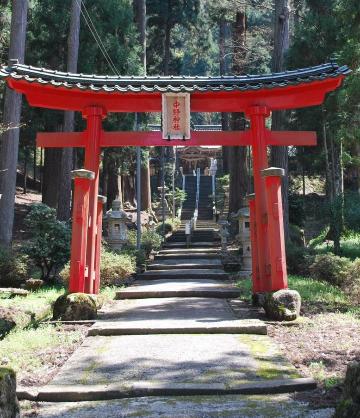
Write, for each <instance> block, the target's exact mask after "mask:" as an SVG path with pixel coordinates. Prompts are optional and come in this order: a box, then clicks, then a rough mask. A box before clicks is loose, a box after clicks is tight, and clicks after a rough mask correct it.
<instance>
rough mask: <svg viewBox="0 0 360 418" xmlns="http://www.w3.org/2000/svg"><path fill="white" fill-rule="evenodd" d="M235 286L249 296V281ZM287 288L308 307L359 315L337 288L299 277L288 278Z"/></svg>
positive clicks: (356, 309)
mask: <svg viewBox="0 0 360 418" xmlns="http://www.w3.org/2000/svg"><path fill="white" fill-rule="evenodd" d="M237 286H238V287H239V288H240V289H241V290H242V291H243V293H244V294H247V295H249V297H250V295H251V279H245V280H243V279H242V280H240V281H238V282H237ZM289 288H290V289H293V290H297V291H298V292H299V293H300V295H301V299H302V301H303V302H307V303H308V304H309V305H314V304H322V305H324V307H326V308H327V309H328V310H339V309H340V310H342V311H345V312H349V313H353V314H358V315H360V307H355V306H352V305H351V303H350V301H349V298H348V297H347V295H346V294H345V293H344V292H343V291H342V290H341V289H340V288H338V287H336V286H332V285H330V284H329V283H326V282H320V281H318V280H315V279H312V278H309V277H301V276H292V275H290V276H289Z"/></svg>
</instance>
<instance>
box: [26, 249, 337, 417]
mask: <svg viewBox="0 0 360 418" xmlns="http://www.w3.org/2000/svg"><path fill="white" fill-rule="evenodd" d="M177 245H179V246H182V243H181V242H180V243H177ZM179 255H180V257H179ZM239 296H240V294H239V290H238V289H237V288H236V287H234V286H233V285H231V284H230V282H229V281H227V274H226V273H224V271H223V269H222V265H221V262H220V259H219V256H218V248H217V247H216V243H213V242H208V243H207V246H206V247H201V246H197V247H195V248H190V249H186V248H178V249H176V250H175V249H174V248H171V249H164V250H162V251H161V252H160V253H159V254H158V255H157V256H156V258H155V260H154V262H153V263H152V265H151V266H150V269H149V270H148V271H147V272H145V273H143V274H140V275H138V278H137V281H136V282H135V284H134V285H133V286H131V287H129V288H126V289H123V290H120V291H118V292H117V296H116V299H117V300H116V301H115V302H114V303H113V304H112V305H110V306H107V307H106V308H105V309H104V310H103V311H101V312H100V315H99V319H98V321H97V322H96V323H95V324H94V325H93V326H92V327H91V328H90V329H89V333H88V338H86V340H85V341H84V343H83V344H82V346H81V347H80V348H79V349H78V350H77V351H76V352H75V353H74V354H73V356H72V357H71V358H70V359H69V360H68V362H67V363H66V364H65V365H64V366H63V368H62V369H61V370H60V372H59V373H58V375H57V376H56V377H55V378H54V380H53V381H52V382H51V383H50V384H49V385H47V386H45V387H42V388H38V390H36V391H32V392H31V393H30V392H29V391H25V390H22V389H21V388H19V397H20V398H23V399H24V398H25V399H32V400H37V401H41V402H45V403H44V404H42V406H41V407H40V416H42V417H55V416H57V417H83V416H84V417H85V416H86V417H95V416H96V417H98V416H102V417H128V416H129V417H130V416H139V417H155V416H156V417H157V416H164V417H222V416H224V417H225V416H226V417H239V416H242V417H247V416H249V417H252V416H256V417H262V416H264V417H267V416H279V417H282V416H283V417H292V416H294V417H295V416H296V417H303V416H304V417H305V416H306V417H307V416H309V417H310V416H314V417H315V416H316V417H327V416H330V415H326V411H318V412H316V411H310V410H309V409H308V408H307V407H306V405H300V404H298V403H296V402H292V401H291V400H290V398H289V395H275V394H288V393H291V392H294V391H300V390H309V389H313V388H314V387H315V383H314V381H313V380H312V379H308V378H302V377H301V376H299V374H298V372H297V370H296V369H295V368H294V367H293V366H292V365H291V364H289V363H288V362H287V361H286V360H285V358H284V357H283V356H282V355H281V353H280V351H279V349H278V347H277V346H276V345H275V344H274V343H273V341H272V340H271V339H270V338H269V337H268V336H267V335H266V324H265V323H264V322H262V321H260V320H259V319H252V318H251V316H249V315H246V313H245V310H244V317H243V318H242V317H240V319H239V318H236V317H235V315H234V313H233V311H232V309H231V308H230V305H229V304H228V299H234V298H237V297H239ZM260 394H261V395H262V396H263V397H256V396H255V395H260ZM219 395H222V396H219ZM184 396H191V397H184ZM111 399H112V400H113V401H112V402H102V401H105V400H106V401H108V400H111ZM279 400H281V401H279ZM88 401H91V402H88ZM51 402H83V403H80V404H79V403H77V404H76V405H74V404H73V403H66V404H61V406H60V405H58V404H55V405H54V404H52V403H51ZM279 402H280V403H279ZM170 411H171V412H170ZM55 413H56V415H54V414H55ZM314 414H315V415H314ZM316 414H317V415H316Z"/></svg>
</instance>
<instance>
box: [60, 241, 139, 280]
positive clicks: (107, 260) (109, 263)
mask: <svg viewBox="0 0 360 418" xmlns="http://www.w3.org/2000/svg"><path fill="white" fill-rule="evenodd" d="M135 269H136V260H135V257H134V256H131V255H129V254H126V253H116V252H113V251H109V250H107V249H105V248H104V247H102V249H101V263H100V284H101V286H102V287H106V286H112V285H119V284H121V283H122V282H124V280H126V279H128V278H129V277H130V276H131V275H132V274H133V273H135ZM69 277H70V263H67V264H66V265H65V267H64V268H63V269H62V270H61V272H60V278H61V279H62V281H63V282H64V284H65V285H66V286H67V285H68V283H69Z"/></svg>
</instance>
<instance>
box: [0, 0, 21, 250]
mask: <svg viewBox="0 0 360 418" xmlns="http://www.w3.org/2000/svg"><path fill="white" fill-rule="evenodd" d="M27 12H28V0H13V1H12V15H11V32H10V48H9V59H17V60H19V62H21V63H22V62H24V55H25V40H26V24H27ZM20 116H21V95H20V94H18V93H15V92H14V91H13V90H10V89H9V88H6V90H5V100H4V118H3V122H4V125H5V127H10V128H11V129H9V130H7V131H6V132H5V133H3V134H2V135H1V137H0V150H1V152H0V172H1V171H2V170H6V171H5V172H3V173H2V174H1V175H0V195H2V197H1V199H0V219H1V222H0V244H1V245H4V246H6V247H9V246H10V245H11V241H12V229H13V224H14V208H15V191H16V168H17V161H18V152H19V123H20Z"/></svg>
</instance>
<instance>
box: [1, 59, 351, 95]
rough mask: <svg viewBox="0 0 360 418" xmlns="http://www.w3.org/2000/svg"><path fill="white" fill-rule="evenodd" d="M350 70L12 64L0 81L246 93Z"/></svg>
mask: <svg viewBox="0 0 360 418" xmlns="http://www.w3.org/2000/svg"><path fill="white" fill-rule="evenodd" d="M350 72H351V70H350V69H349V68H348V67H347V66H342V67H339V66H338V65H337V64H336V63H334V62H331V63H326V64H321V65H318V66H315V67H308V68H302V69H297V70H291V71H285V72H281V73H272V74H264V75H251V74H246V75H238V76H236V75H232V76H216V77H208V76H146V77H144V76H108V75H87V74H72V73H65V72H61V71H55V70H49V69H45V68H37V67H32V66H28V65H24V64H18V63H15V62H10V64H9V65H7V66H6V65H4V66H2V67H1V68H0V78H8V77H11V78H14V79H23V80H26V81H27V82H29V83H34V82H35V83H39V84H51V85H53V86H54V87H66V88H77V89H79V90H92V91H103V92H124V93H126V92H133V93H138V92H160V93H167V92H174V93H180V92H185V93H192V92H197V91H198V92H207V91H236V90H239V91H247V90H258V89H262V88H274V87H286V86H290V85H298V84H301V83H309V82H313V81H317V80H325V79H327V78H333V77H338V76H340V75H347V74H349V73H350Z"/></svg>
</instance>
